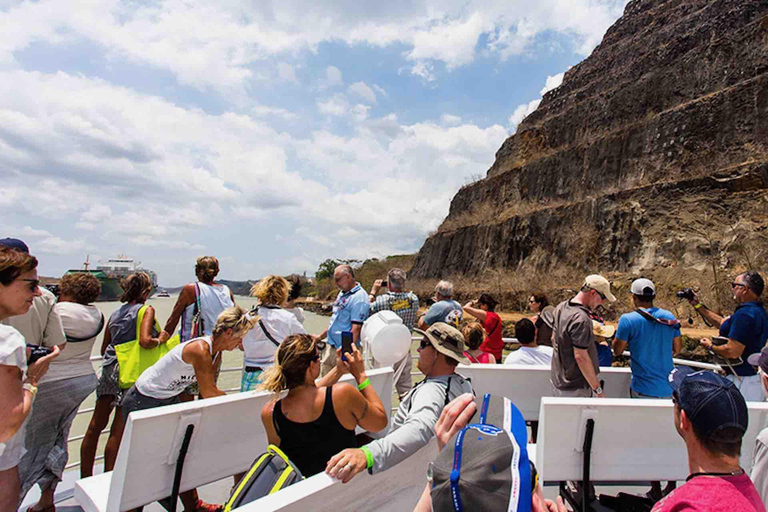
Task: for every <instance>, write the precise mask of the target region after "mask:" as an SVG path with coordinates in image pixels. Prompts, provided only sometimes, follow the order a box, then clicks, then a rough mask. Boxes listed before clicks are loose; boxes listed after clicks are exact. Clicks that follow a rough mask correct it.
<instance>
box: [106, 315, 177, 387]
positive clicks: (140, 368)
mask: <svg viewBox="0 0 768 512" xmlns="http://www.w3.org/2000/svg"><path fill="white" fill-rule="evenodd" d="M147 307H148V306H142V307H141V309H139V314H138V316H137V318H136V339H134V340H133V341H127V342H125V343H121V344H119V345H115V353H116V354H117V363H118V364H119V365H120V366H119V367H120V371H119V374H120V379H119V385H120V387H121V388H122V389H128V388H130V387H131V386H133V385H134V384H136V381H137V380H138V378H139V375H141V374H142V373H143V372H144V370H146V369H147V368H149V367H150V366H152V365H153V364H155V363H156V362H158V361H159V360H160V358H161V357H163V356H164V355H165V354H167V353H168V352H170V351H171V349H172V348H173V347H175V346H176V345H178V344H179V341H180V339H179V335H178V334H177V335H175V336H173V337H171V339H169V340H168V341H166V342H165V343H161V344H160V345H158V346H157V347H153V348H142V346H141V345H140V344H139V333H140V331H141V322H142V320H144V312H145V311H146V310H147ZM155 328H156V329H157V330H158V331H160V324H159V323H158V322H157V320H155Z"/></svg>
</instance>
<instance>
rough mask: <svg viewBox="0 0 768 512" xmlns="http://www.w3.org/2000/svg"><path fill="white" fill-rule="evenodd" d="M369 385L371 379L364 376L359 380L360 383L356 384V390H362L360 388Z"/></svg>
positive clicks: (362, 388)
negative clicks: (361, 380)
mask: <svg viewBox="0 0 768 512" xmlns="http://www.w3.org/2000/svg"><path fill="white" fill-rule="evenodd" d="M370 385H371V379H370V378H366V379H365V380H364V381H363V382H361V383H360V384H358V385H357V389H358V391H362V390H364V389H365V388H367V387H368V386H370Z"/></svg>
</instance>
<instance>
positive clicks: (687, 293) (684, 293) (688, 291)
mask: <svg viewBox="0 0 768 512" xmlns="http://www.w3.org/2000/svg"><path fill="white" fill-rule="evenodd" d="M675 295H677V298H678V299H685V300H693V288H683V289H682V290H680V291H679V292H676V293H675Z"/></svg>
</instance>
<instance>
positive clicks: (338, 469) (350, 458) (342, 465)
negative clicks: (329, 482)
mask: <svg viewBox="0 0 768 512" xmlns="http://www.w3.org/2000/svg"><path fill="white" fill-rule="evenodd" d="M367 466H368V460H367V459H366V458H365V453H364V452H363V450H361V449H360V448H347V449H346V450H342V451H340V452H339V453H337V454H336V455H334V456H333V457H331V460H329V461H328V464H326V466H325V472H326V473H327V474H328V475H330V476H332V477H333V478H338V479H339V480H341V483H343V484H345V483H347V482H349V481H350V480H352V478H353V477H354V476H355V475H356V474H358V473H359V472H361V471H362V470H364V469H365V468H366V467H367Z"/></svg>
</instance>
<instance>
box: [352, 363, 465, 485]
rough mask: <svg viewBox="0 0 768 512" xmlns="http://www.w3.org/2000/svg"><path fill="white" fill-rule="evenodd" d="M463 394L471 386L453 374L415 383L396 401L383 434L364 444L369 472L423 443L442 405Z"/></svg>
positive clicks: (429, 436)
mask: <svg viewBox="0 0 768 512" xmlns="http://www.w3.org/2000/svg"><path fill="white" fill-rule="evenodd" d="M449 386H450V388H449ZM446 389H448V399H447V401H446ZM464 393H473V391H472V385H471V384H470V382H469V381H468V380H466V379H465V378H464V377H462V376H461V375H459V374H457V373H454V374H453V375H441V376H439V377H430V378H427V379H426V380H425V381H424V382H423V383H420V384H417V385H416V386H415V387H414V388H413V389H411V391H409V392H408V394H407V395H406V396H405V398H404V399H403V401H402V402H400V407H399V408H398V409H397V413H395V417H394V418H393V419H392V425H391V427H390V429H389V431H388V433H387V435H386V436H384V437H382V438H380V439H376V440H375V441H373V442H371V443H369V444H368V445H367V446H368V448H369V449H370V450H371V455H373V466H372V467H371V468H370V470H369V471H370V472H371V473H378V472H380V471H384V470H385V469H389V468H391V467H392V466H394V465H396V464H398V463H400V462H401V461H403V460H405V459H406V458H408V457H410V456H411V455H413V454H414V453H416V452H417V451H418V450H419V449H420V448H421V447H423V446H426V444H427V443H428V442H429V440H430V439H432V436H434V435H435V424H436V423H437V419H438V418H439V417H440V413H442V412H443V407H445V405H446V404H447V403H448V402H450V401H451V400H453V399H454V398H456V397H457V396H459V395H463V394H464Z"/></svg>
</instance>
